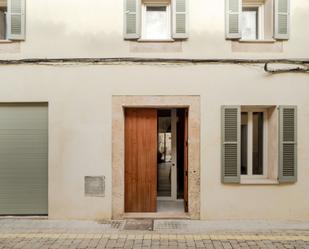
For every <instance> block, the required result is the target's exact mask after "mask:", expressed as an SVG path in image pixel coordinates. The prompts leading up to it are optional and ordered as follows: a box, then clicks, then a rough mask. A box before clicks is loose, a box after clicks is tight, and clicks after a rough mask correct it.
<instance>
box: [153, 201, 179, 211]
mask: <svg viewBox="0 0 309 249" xmlns="http://www.w3.org/2000/svg"><path fill="white" fill-rule="evenodd" d="M157 207H158V212H165V213H166V212H173V213H184V203H183V200H177V201H162V200H158V201H157Z"/></svg>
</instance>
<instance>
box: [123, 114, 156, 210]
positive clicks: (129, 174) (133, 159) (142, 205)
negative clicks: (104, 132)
mask: <svg viewBox="0 0 309 249" xmlns="http://www.w3.org/2000/svg"><path fill="white" fill-rule="evenodd" d="M156 211H157V110H156V109H149V108H130V109H126V110H125V212H156Z"/></svg>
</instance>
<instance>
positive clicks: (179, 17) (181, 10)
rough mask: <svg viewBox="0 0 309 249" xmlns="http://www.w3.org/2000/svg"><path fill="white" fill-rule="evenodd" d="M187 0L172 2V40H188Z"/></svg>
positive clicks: (174, 0)
mask: <svg viewBox="0 0 309 249" xmlns="http://www.w3.org/2000/svg"><path fill="white" fill-rule="evenodd" d="M187 10H188V6H187V0H173V23H174V25H173V38H174V39H186V38H188V13H187V12H188V11H187Z"/></svg>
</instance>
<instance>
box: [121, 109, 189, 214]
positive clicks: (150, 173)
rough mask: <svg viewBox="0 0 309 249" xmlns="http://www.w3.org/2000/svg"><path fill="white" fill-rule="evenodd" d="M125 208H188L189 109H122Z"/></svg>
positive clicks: (178, 211)
mask: <svg viewBox="0 0 309 249" xmlns="http://www.w3.org/2000/svg"><path fill="white" fill-rule="evenodd" d="M125 212H126V213H160V214H168V213H170V214H175V213H176V214H181V213H183V214H184V213H187V212H188V109H187V108H169V109H167V108H159V109H154V108H126V109H125Z"/></svg>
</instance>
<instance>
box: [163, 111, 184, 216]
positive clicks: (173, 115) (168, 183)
mask: <svg viewBox="0 0 309 249" xmlns="http://www.w3.org/2000/svg"><path fill="white" fill-rule="evenodd" d="M185 113H186V109H158V112H157V116H158V159H157V172H158V175H157V207H158V212H168V211H178V212H181V211H183V212H187V201H185V198H184V192H185V191H184V186H185V182H184V180H185V175H186V174H187V172H186V170H185V160H186V158H187V156H185V153H187V151H186V149H185V146H186V141H185V132H186V131H185V127H186V125H185V124H184V123H185Z"/></svg>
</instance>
